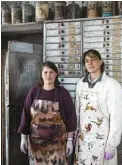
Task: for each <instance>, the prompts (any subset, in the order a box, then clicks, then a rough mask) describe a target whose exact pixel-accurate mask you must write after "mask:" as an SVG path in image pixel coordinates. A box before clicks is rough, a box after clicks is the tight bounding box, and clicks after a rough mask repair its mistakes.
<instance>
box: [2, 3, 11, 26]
mask: <svg viewBox="0 0 122 165" xmlns="http://www.w3.org/2000/svg"><path fill="white" fill-rule="evenodd" d="M1 16H2V24H10V23H11V10H10V7H9V6H8V5H4V6H3V7H2V13H1Z"/></svg>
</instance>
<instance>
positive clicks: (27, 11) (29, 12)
mask: <svg viewBox="0 0 122 165" xmlns="http://www.w3.org/2000/svg"><path fill="white" fill-rule="evenodd" d="M21 6H22V22H23V23H26V22H32V21H33V7H32V5H31V4H29V2H24V3H23V4H22V5H21Z"/></svg>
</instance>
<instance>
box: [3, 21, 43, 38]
mask: <svg viewBox="0 0 122 165" xmlns="http://www.w3.org/2000/svg"><path fill="white" fill-rule="evenodd" d="M42 32H43V22H39V23H37V22H29V23H20V24H6V25H1V33H2V35H8V34H9V35H14V34H29V33H31V34H32V33H42Z"/></svg>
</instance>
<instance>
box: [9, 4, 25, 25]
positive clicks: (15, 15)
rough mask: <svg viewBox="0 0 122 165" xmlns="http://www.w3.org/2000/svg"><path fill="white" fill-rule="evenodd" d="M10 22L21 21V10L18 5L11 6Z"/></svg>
mask: <svg viewBox="0 0 122 165" xmlns="http://www.w3.org/2000/svg"><path fill="white" fill-rule="evenodd" d="M11 22H12V24H16V23H21V22H22V10H21V7H20V6H19V5H12V6H11Z"/></svg>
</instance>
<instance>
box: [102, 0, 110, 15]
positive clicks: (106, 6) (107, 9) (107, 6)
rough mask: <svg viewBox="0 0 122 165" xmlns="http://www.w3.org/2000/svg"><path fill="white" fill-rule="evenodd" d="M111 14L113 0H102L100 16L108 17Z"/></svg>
mask: <svg viewBox="0 0 122 165" xmlns="http://www.w3.org/2000/svg"><path fill="white" fill-rule="evenodd" d="M112 15H113V2H112V1H104V2H102V16H103V17H109V16H112Z"/></svg>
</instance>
